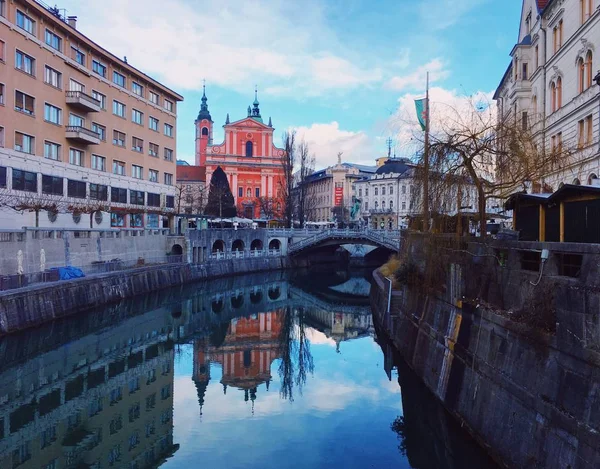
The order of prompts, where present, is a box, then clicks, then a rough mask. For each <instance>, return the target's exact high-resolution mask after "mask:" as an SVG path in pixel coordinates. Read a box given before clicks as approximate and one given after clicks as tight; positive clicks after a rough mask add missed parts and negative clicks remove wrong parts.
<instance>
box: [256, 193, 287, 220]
mask: <svg viewBox="0 0 600 469" xmlns="http://www.w3.org/2000/svg"><path fill="white" fill-rule="evenodd" d="M256 201H257V203H258V206H259V208H260V213H261V216H263V217H265V218H267V219H269V220H273V219H279V218H281V216H282V213H281V208H282V207H281V202H280V200H279V199H277V198H276V197H266V196H264V197H258V198H257V199H256Z"/></svg>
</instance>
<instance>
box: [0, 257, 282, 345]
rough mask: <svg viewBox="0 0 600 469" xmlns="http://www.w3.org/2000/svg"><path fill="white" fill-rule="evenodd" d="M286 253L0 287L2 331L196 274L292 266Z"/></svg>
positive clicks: (205, 275) (176, 282) (198, 276)
mask: <svg viewBox="0 0 600 469" xmlns="http://www.w3.org/2000/svg"><path fill="white" fill-rule="evenodd" d="M288 265H289V264H288V260H287V258H285V257H275V258H274V257H269V258H267V257H264V258H256V259H235V260H225V261H218V262H213V263H209V264H205V265H190V264H175V265H162V266H152V267H145V268H139V269H131V270H127V271H122V272H117V273H112V274H102V275H97V276H93V277H86V278H83V279H77V280H71V281H61V282H54V283H46V284H39V285H34V286H31V287H27V288H23V289H20V290H19V291H18V292H14V293H11V292H6V293H0V334H5V333H10V332H15V331H18V330H22V329H26V328H29V327H34V326H36V325H39V324H42V323H44V322H47V321H52V320H54V319H57V318H61V317H65V316H68V315H70V314H74V313H78V312H82V311H85V310H88V309H90V308H94V307H98V306H102V305H105V304H109V303H113V302H116V301H120V300H122V299H124V298H129V297H133V296H136V295H143V294H146V293H149V292H152V291H156V290H160V289H163V288H168V287H173V286H176V285H182V284H185V283H189V282H194V281H197V280H203V279H209V278H217V277H222V276H227V275H236V274H243V273H249V272H260V271H268V270H280V269H285V268H287V267H288Z"/></svg>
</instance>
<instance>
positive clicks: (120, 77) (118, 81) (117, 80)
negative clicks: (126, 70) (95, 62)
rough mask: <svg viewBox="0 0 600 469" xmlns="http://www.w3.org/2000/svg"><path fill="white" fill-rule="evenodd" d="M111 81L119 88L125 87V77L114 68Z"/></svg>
mask: <svg viewBox="0 0 600 469" xmlns="http://www.w3.org/2000/svg"><path fill="white" fill-rule="evenodd" d="M112 82H113V83H114V84H115V85H117V86H120V87H121V88H127V77H126V76H125V75H123V74H122V73H121V72H117V71H116V70H113V76H112ZM121 82H122V83H121Z"/></svg>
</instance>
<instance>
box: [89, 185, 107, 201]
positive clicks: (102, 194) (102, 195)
mask: <svg viewBox="0 0 600 469" xmlns="http://www.w3.org/2000/svg"><path fill="white" fill-rule="evenodd" d="M90 199H92V200H104V201H106V200H108V186H105V185H103V184H90Z"/></svg>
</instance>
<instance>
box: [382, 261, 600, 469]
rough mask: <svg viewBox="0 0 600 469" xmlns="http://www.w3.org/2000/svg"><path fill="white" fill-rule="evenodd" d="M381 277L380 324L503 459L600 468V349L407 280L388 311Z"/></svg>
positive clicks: (513, 464)
mask: <svg viewBox="0 0 600 469" xmlns="http://www.w3.org/2000/svg"><path fill="white" fill-rule="evenodd" d="M374 278H375V282H374V287H373V288H372V290H371V303H372V309H373V312H374V315H375V320H376V322H377V324H378V325H379V327H380V328H381V329H382V330H384V331H385V333H386V334H387V335H389V337H390V339H391V340H392V341H393V343H394V345H395V347H397V349H398V350H399V351H400V353H401V355H402V356H403V358H404V359H405V360H406V362H407V363H408V365H409V366H410V367H411V368H412V369H413V370H414V371H415V372H416V373H417V375H418V376H419V377H420V378H421V379H422V380H423V382H424V383H425V385H426V386H427V388H429V390H431V391H432V392H433V393H434V395H435V396H436V397H437V398H438V399H439V400H440V401H441V402H442V403H443V404H444V406H445V407H446V408H447V409H448V411H449V412H450V413H451V414H452V415H453V416H454V417H456V418H457V419H458V421H459V422H460V423H461V425H462V426H463V427H465V428H466V429H467V430H468V431H469V432H470V433H471V434H472V435H473V437H474V438H475V439H476V440H478V441H479V443H480V444H481V445H482V446H484V447H486V449H487V450H488V451H489V453H490V454H491V455H492V456H493V457H494V459H496V460H497V461H498V462H500V463H502V464H503V465H506V466H507V467H515V468H517V467H518V468H521V467H527V468H549V469H554V468H556V469H564V468H571V469H579V468H596V467H600V388H599V387H598V382H599V378H600V354H599V353H598V352H596V351H593V350H590V349H589V348H584V347H582V346H579V347H578V348H575V347H573V345H572V343H570V344H567V343H560V342H558V340H557V337H556V336H555V335H553V334H545V333H540V332H539V331H536V330H534V329H532V328H530V327H529V326H526V325H524V324H519V323H516V322H515V321H512V320H510V319H507V318H506V317H503V316H501V315H499V314H496V313H495V312H494V311H492V310H488V309H485V308H483V307H479V306H478V305H471V304H461V303H460V302H458V303H457V304H452V303H451V302H448V301H444V300H443V299H440V298H439V297H437V296H436V295H432V294H425V293H419V292H417V291H415V289H414V288H412V289H411V287H409V286H406V285H405V286H403V287H401V288H400V289H399V290H397V291H393V292H392V295H391V302H390V313H389V314H387V307H388V298H389V297H388V294H389V284H388V281H387V280H385V279H383V278H382V276H381V274H380V273H379V272H376V273H375V274H374ZM450 287H451V285H449V289H450ZM559 344H560V345H559Z"/></svg>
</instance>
